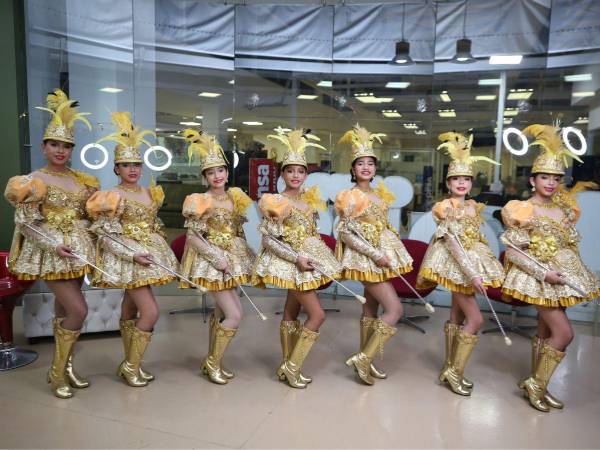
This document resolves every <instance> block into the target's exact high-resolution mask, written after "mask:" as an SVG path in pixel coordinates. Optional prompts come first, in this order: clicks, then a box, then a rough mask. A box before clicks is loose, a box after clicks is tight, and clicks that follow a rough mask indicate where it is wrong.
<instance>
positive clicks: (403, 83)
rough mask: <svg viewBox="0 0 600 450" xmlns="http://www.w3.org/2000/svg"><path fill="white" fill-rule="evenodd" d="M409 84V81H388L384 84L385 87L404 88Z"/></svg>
mask: <svg viewBox="0 0 600 450" xmlns="http://www.w3.org/2000/svg"><path fill="white" fill-rule="evenodd" d="M409 86H410V82H409V81H388V82H387V83H386V84H385V87H386V88H389V89H406V88H407V87H409Z"/></svg>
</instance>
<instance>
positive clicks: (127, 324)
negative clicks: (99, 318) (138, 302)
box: [119, 319, 154, 381]
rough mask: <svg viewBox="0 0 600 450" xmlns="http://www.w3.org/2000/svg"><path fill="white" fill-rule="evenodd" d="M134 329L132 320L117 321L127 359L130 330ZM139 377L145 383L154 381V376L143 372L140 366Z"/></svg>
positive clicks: (145, 371)
mask: <svg viewBox="0 0 600 450" xmlns="http://www.w3.org/2000/svg"><path fill="white" fill-rule="evenodd" d="M134 328H135V320H134V319H128V320H123V319H121V320H119V329H120V330H121V338H122V340H123V350H124V352H125V357H127V354H128V353H129V343H130V342H131V330H133V329H134ZM140 377H142V379H144V380H146V381H153V380H154V375H152V374H151V373H150V372H148V371H147V370H145V369H144V368H143V367H142V366H141V365H140Z"/></svg>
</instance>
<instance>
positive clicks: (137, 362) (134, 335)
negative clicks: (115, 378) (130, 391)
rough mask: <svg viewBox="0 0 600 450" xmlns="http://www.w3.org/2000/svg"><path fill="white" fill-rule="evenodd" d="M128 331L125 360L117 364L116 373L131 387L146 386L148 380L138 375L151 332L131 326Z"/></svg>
mask: <svg viewBox="0 0 600 450" xmlns="http://www.w3.org/2000/svg"><path fill="white" fill-rule="evenodd" d="M130 332H131V339H130V341H129V349H128V351H127V355H126V357H125V360H124V361H123V362H122V363H121V365H120V366H119V370H118V371H117V374H118V375H119V376H120V377H122V378H123V379H124V380H125V382H126V383H127V384H128V385H129V386H131V387H142V386H146V385H147V384H148V381H147V380H145V379H143V378H142V376H141V375H140V366H141V364H142V360H143V359H144V353H146V349H147V348H148V344H150V339H152V333H151V332H149V331H142V330H140V329H139V328H137V327H133V328H132V329H131V331H130Z"/></svg>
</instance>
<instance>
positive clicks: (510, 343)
mask: <svg viewBox="0 0 600 450" xmlns="http://www.w3.org/2000/svg"><path fill="white" fill-rule="evenodd" d="M504 343H505V344H506V345H508V346H509V347H510V346H511V345H512V341H511V340H510V338H509V337H508V336H506V337H505V338H504Z"/></svg>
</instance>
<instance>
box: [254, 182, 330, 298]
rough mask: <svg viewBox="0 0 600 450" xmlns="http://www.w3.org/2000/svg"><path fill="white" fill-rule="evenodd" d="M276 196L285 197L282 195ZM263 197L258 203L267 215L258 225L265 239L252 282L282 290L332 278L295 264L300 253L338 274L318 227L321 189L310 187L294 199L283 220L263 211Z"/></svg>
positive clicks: (300, 288) (309, 286)
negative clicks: (303, 269) (319, 191)
mask: <svg viewBox="0 0 600 450" xmlns="http://www.w3.org/2000/svg"><path fill="white" fill-rule="evenodd" d="M273 197H274V198H275V199H282V200H283V199H284V197H283V196H282V195H281V194H276V195H273ZM263 200H264V197H263V198H261V200H260V202H259V208H260V209H261V211H262V212H263V215H264V218H263V221H262V223H261V225H260V226H259V230H260V232H261V233H262V235H263V239H262V246H261V249H260V252H259V254H258V256H257V258H256V263H255V265H254V273H253V276H252V281H253V283H254V284H255V285H257V286H259V287H265V285H267V284H270V285H273V286H276V287H279V288H283V289H293V290H298V291H309V290H312V289H317V288H319V287H320V286H323V285H324V284H327V283H328V282H329V281H330V280H329V278H327V277H326V276H323V275H321V273H319V272H318V271H316V270H315V271H306V272H302V271H300V269H299V268H298V266H296V259H297V256H296V255H297V254H299V255H301V256H305V257H307V258H309V259H311V260H313V261H315V262H316V263H317V264H318V266H319V268H320V269H321V270H323V271H324V272H325V273H327V274H328V275H331V276H333V277H334V278H337V277H339V275H340V272H341V267H340V264H339V263H338V261H337V260H336V258H335V256H334V254H333V252H332V251H331V249H330V248H329V247H327V245H326V244H325V242H323V240H322V239H321V237H320V235H319V232H318V230H317V217H318V213H317V208H322V207H324V206H325V203H324V202H323V201H322V200H321V199H320V196H319V194H318V189H313V188H311V189H309V190H308V191H306V192H305V193H303V194H302V195H301V197H300V199H299V200H294V201H291V202H290V203H291V207H290V208H289V210H288V211H287V213H286V214H285V215H284V216H283V217H281V220H277V219H274V218H271V217H268V216H267V215H265V214H264V211H265V208H264V203H263ZM278 241H280V242H278Z"/></svg>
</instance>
